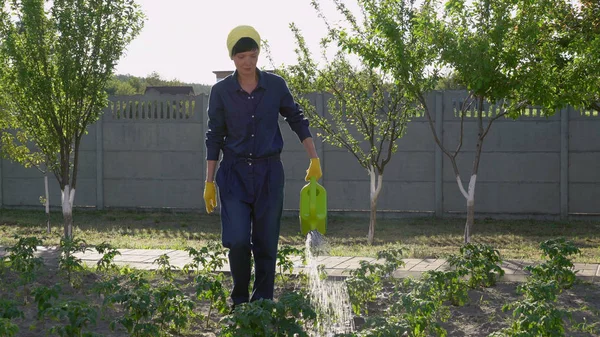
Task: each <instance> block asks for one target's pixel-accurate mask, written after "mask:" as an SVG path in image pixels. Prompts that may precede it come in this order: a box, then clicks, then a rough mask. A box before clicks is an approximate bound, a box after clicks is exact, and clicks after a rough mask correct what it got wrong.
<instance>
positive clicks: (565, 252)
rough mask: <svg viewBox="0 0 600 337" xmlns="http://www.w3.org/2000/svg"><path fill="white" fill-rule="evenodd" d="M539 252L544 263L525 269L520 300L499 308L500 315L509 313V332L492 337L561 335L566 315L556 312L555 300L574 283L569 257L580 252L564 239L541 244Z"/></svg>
mask: <svg viewBox="0 0 600 337" xmlns="http://www.w3.org/2000/svg"><path fill="white" fill-rule="evenodd" d="M540 248H541V249H542V251H543V255H544V256H546V257H547V258H548V260H547V261H545V262H544V263H541V264H539V265H536V266H528V267H526V268H525V269H526V270H528V271H529V272H530V273H531V275H530V276H528V278H527V282H525V283H524V284H521V285H519V286H518V287H517V291H518V292H519V293H520V294H522V295H523V298H522V299H520V300H519V301H516V302H513V303H509V304H506V305H504V306H503V308H502V310H504V311H508V310H513V318H514V320H513V321H512V323H511V326H510V327H509V328H507V329H504V330H502V331H499V332H498V333H496V334H494V335H493V336H498V337H499V336H510V337H512V336H519V337H521V336H522V337H530V336H531V337H542V336H551V337H552V336H557V337H558V336H564V335H565V328H564V321H563V318H564V317H570V313H568V312H567V311H565V310H562V309H560V308H559V307H558V303H557V300H558V296H559V295H560V293H561V292H562V291H563V289H567V288H570V287H571V286H572V285H573V283H574V282H575V280H576V278H575V273H574V272H573V263H572V262H571V260H570V259H569V256H571V255H574V254H578V253H580V250H579V248H577V247H576V246H575V245H574V244H573V242H570V241H567V240H565V239H564V238H558V239H552V240H547V241H544V242H542V243H541V244H540Z"/></svg>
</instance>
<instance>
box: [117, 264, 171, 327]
mask: <svg viewBox="0 0 600 337" xmlns="http://www.w3.org/2000/svg"><path fill="white" fill-rule="evenodd" d="M109 303H119V304H121V305H122V308H123V315H122V316H121V317H120V318H117V319H115V320H114V321H112V322H111V324H110V326H111V329H113V330H114V329H115V328H116V324H117V323H119V324H121V325H122V326H123V327H124V328H125V330H126V331H127V333H129V335H130V336H133V337H150V336H155V337H158V336H159V335H160V329H159V326H158V325H157V324H155V323H154V322H152V317H153V316H154V314H155V313H156V303H155V302H154V301H153V298H152V287H151V286H150V283H149V282H148V280H146V279H144V278H143V277H141V276H140V275H138V274H130V275H129V279H128V281H127V283H126V285H125V286H124V287H121V288H120V289H118V292H116V293H114V294H112V295H110V299H109Z"/></svg>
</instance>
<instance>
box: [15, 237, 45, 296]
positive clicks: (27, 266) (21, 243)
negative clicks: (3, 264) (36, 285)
mask: <svg viewBox="0 0 600 337" xmlns="http://www.w3.org/2000/svg"><path fill="white" fill-rule="evenodd" d="M14 238H15V239H18V241H17V243H16V244H15V245H14V246H12V247H7V248H6V252H8V255H7V256H6V260H7V261H8V263H7V264H8V266H9V267H10V269H11V270H13V271H14V272H16V273H18V274H19V279H20V280H21V285H22V286H23V301H24V303H25V304H27V303H28V297H29V284H30V283H31V282H32V281H33V280H34V279H35V276H36V272H37V271H38V269H39V268H40V267H41V266H42V265H43V262H42V259H41V258H40V257H37V256H35V252H36V251H37V247H38V246H41V245H42V240H40V239H38V238H36V237H27V238H19V237H18V236H16V235H15V236H14Z"/></svg>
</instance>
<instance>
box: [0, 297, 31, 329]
mask: <svg viewBox="0 0 600 337" xmlns="http://www.w3.org/2000/svg"><path fill="white" fill-rule="evenodd" d="M24 317H25V314H24V313H23V311H21V310H19V307H18V306H17V302H15V301H11V300H5V299H0V336H6V337H13V336H16V335H17V333H18V332H19V327H18V326H17V325H16V324H15V323H13V322H12V320H13V319H16V318H24Z"/></svg>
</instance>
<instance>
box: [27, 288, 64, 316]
mask: <svg viewBox="0 0 600 337" xmlns="http://www.w3.org/2000/svg"><path fill="white" fill-rule="evenodd" d="M60 290H61V288H60V286H59V285H58V284H55V285H53V286H52V287H46V286H39V287H37V288H35V289H34V290H33V291H32V295H33V298H34V301H35V303H36V305H37V317H38V318H40V317H42V316H43V315H44V312H45V311H46V310H47V309H48V308H50V307H52V303H54V301H56V300H57V299H58V294H59V293H60Z"/></svg>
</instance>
